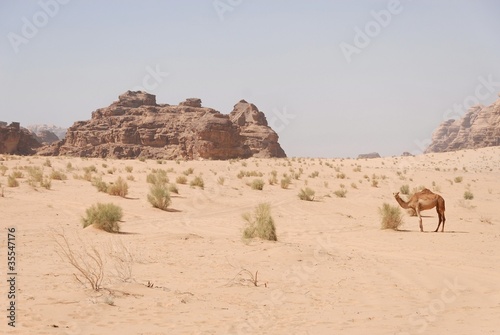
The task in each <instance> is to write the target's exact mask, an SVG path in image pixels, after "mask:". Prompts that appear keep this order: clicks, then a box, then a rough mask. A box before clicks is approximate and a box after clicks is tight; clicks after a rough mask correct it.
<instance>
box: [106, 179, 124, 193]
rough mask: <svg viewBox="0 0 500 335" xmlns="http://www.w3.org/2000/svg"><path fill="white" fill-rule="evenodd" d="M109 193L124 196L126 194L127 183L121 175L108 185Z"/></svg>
mask: <svg viewBox="0 0 500 335" xmlns="http://www.w3.org/2000/svg"><path fill="white" fill-rule="evenodd" d="M108 194H109V195H118V196H120V197H122V198H125V197H126V196H127V194H128V184H127V182H126V181H125V180H123V178H122V177H118V179H116V180H115V182H114V183H113V184H111V185H109V186H108Z"/></svg>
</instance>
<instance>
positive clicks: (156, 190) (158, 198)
mask: <svg viewBox="0 0 500 335" xmlns="http://www.w3.org/2000/svg"><path fill="white" fill-rule="evenodd" d="M148 201H149V203H150V204H151V205H153V207H155V208H159V209H161V210H164V211H165V210H167V208H168V206H169V205H170V202H171V200H170V192H169V191H168V189H167V187H166V186H165V185H163V184H154V185H152V186H151V187H150V189H149V194H148Z"/></svg>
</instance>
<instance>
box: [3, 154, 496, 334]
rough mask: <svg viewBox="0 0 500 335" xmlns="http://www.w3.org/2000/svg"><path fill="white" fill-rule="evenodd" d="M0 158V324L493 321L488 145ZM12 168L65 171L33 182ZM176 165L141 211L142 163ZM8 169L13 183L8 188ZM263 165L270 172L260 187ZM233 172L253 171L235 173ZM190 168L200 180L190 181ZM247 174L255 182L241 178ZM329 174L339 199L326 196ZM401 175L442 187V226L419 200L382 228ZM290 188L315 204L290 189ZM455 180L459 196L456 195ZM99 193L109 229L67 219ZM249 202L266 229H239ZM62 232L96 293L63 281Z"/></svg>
mask: <svg viewBox="0 0 500 335" xmlns="http://www.w3.org/2000/svg"><path fill="white" fill-rule="evenodd" d="M0 157H1V160H2V161H1V162H0V163H1V164H2V165H4V166H6V167H7V168H8V170H6V171H5V175H4V176H0V183H1V185H2V188H3V197H0V213H1V226H2V230H1V231H2V236H1V238H0V245H1V256H0V260H1V266H0V274H1V280H2V282H3V283H4V284H2V294H1V298H0V302H1V310H2V311H3V313H4V315H2V317H1V318H0V320H2V321H1V322H0V333H2V334H6V333H7V334H40V335H41V334H86V335H90V334H145V335H146V334H147V335H153V334H296V335H305V334H310V335H312V334H363V335H364V334H398V335H403V334H405V335H408V334H498V333H500V323H499V319H500V286H499V284H498V280H499V278H500V267H499V264H500V252H499V245H500V221H499V218H500V206H499V204H500V178H499V177H500V147H492V148H484V149H478V150H465V151H458V152H454V153H442V154H427V155H420V156H416V157H386V158H380V159H362V160H357V159H326V158H324V159H320V158H288V159H255V158H251V159H247V160H232V161H156V160H146V161H140V160H111V159H106V160H105V159H87V158H83V159H82V158H71V157H49V158H46V157H36V156H33V157H18V156H6V155H5V156H0ZM47 160H49V161H50V164H48V162H47ZM68 163H71V167H70V168H68ZM160 163H161V164H160ZM44 164H45V165H51V167H49V166H44ZM91 165H94V166H95V167H96V169H97V172H94V173H93V176H98V175H101V176H102V178H103V180H105V181H107V182H111V181H114V180H115V179H116V178H117V177H118V176H122V177H123V178H128V180H127V183H128V185H129V193H128V196H127V198H122V197H118V196H111V195H108V194H106V193H102V192H98V191H97V190H96V188H95V187H94V186H92V184H91V182H89V181H87V180H84V179H81V178H80V177H81V176H82V175H83V174H84V170H83V169H84V168H85V167H88V166H91ZM26 166H40V167H41V168H43V171H44V174H45V175H49V174H50V173H51V171H52V170H60V171H62V172H64V174H66V176H67V179H66V180H52V182H51V187H50V189H45V188H43V187H40V186H36V187H33V186H30V185H29V184H28V182H27V175H26V170H25V168H24V167H26ZM126 167H128V168H126ZM189 168H192V169H193V173H192V174H190V175H188V176H187V177H186V178H187V181H188V183H187V184H185V185H184V184H177V187H178V189H179V194H172V204H171V206H170V208H171V210H170V211H162V210H159V209H155V208H153V207H152V206H151V205H150V204H149V202H148V201H147V199H146V198H147V194H148V191H149V184H148V183H147V182H146V176H147V175H148V174H149V173H150V172H151V171H152V169H164V170H167V171H168V177H169V179H170V182H175V180H176V178H177V177H178V176H181V175H183V172H184V171H186V170H187V169H189ZM16 169H17V170H19V171H21V172H22V173H23V174H24V176H23V178H18V181H19V184H20V185H19V187H7V176H8V175H9V174H11V173H12V172H13V171H16ZM126 169H128V170H131V169H132V171H131V172H127V171H126ZM300 169H302V173H301V174H300V176H299V177H298V179H293V178H292V182H291V184H290V186H289V187H288V189H283V188H281V187H280V183H279V180H280V179H281V178H283V174H284V173H286V174H288V175H291V174H292V173H299V171H300ZM273 170H276V171H277V178H278V183H277V184H275V185H270V184H269V182H268V180H269V178H271V171H273ZM240 171H256V172H261V173H262V174H263V176H262V177H242V178H238V174H239V173H240ZM374 175H375V179H376V182H373V181H372V180H373V179H374ZM194 176H202V178H203V180H204V184H205V187H204V189H200V188H198V187H191V186H189V181H190V180H192V179H193V178H194ZM220 177H223V178H224V182H223V183H221V181H220V179H219V178H220ZM456 177H462V181H460V182H457V181H455V178H456ZM256 178H261V179H263V180H264V181H265V182H266V184H265V186H264V189H263V190H254V189H252V188H251V187H250V186H248V185H247V183H249V182H251V181H252V180H253V179H256ZM131 179H133V180H131ZM376 183H378V184H377V185H375V184H376ZM340 184H343V185H344V188H345V189H346V190H347V193H346V196H345V198H341V197H337V196H336V195H335V194H334V192H335V191H337V190H339V189H340V188H341V186H340ZM405 184H408V185H409V186H410V188H414V187H419V186H426V187H427V188H429V189H431V190H433V191H435V192H436V193H439V194H441V195H442V196H443V198H444V199H445V201H446V218H447V220H446V226H445V232H444V233H440V232H438V233H434V232H433V231H434V230H435V229H436V226H437V220H438V218H437V214H436V211H435V210H429V211H425V212H423V214H424V218H423V225H424V230H425V232H424V233H421V232H420V231H419V227H418V219H417V218H416V217H411V216H409V215H408V214H407V213H406V211H404V210H402V212H403V214H404V220H405V223H404V225H403V226H402V227H401V228H400V230H399V231H394V230H382V229H381V223H380V215H379V212H378V208H379V207H381V206H382V204H383V203H384V202H387V203H389V204H391V205H395V206H397V203H396V201H395V199H394V198H393V192H397V191H399V189H400V187H401V186H402V185H405ZM352 185H355V187H356V188H354V187H353V186H352ZM305 187H310V188H311V189H313V190H314V191H315V198H314V201H303V200H300V199H299V198H298V196H297V194H298V193H299V191H300V189H301V188H305ZM466 190H469V191H470V192H472V193H473V195H474V198H473V199H472V200H464V192H465V191H466ZM402 197H403V198H405V197H406V196H404V195H402ZM98 202H101V203H109V202H111V203H114V204H116V205H119V206H121V207H122V208H123V211H124V216H123V220H122V221H123V222H121V223H120V224H121V231H122V233H121V234H110V233H107V232H104V231H101V230H97V229H95V228H93V227H87V228H85V229H84V228H82V224H81V218H82V216H84V215H85V210H86V209H87V208H88V207H90V206H91V205H92V204H95V203H98ZM262 202H268V203H270V204H271V209H272V216H273V218H274V220H275V223H276V228H277V236H278V241H277V242H271V241H264V240H260V239H253V240H244V239H243V238H242V231H243V229H244V226H245V221H244V220H243V219H242V214H243V213H245V212H252V211H253V209H254V208H255V207H256V206H257V205H258V204H259V203H262ZM9 227H15V229H16V252H17V258H16V269H17V273H18V275H17V279H16V290H17V291H16V299H15V302H16V327H15V328H12V327H9V326H8V325H7V322H8V319H7V314H8V312H7V308H8V303H9V300H8V299H7V290H8V288H6V285H5V282H6V280H7V279H8V278H7V275H6V272H7V269H6V267H7V264H6V263H7V254H6V253H7V228H9ZM61 236H64V237H65V238H66V239H67V240H68V241H69V243H70V245H71V249H72V250H73V252H74V253H75V254H85V250H87V252H88V251H89V250H90V248H95V250H97V251H98V252H99V253H100V255H101V256H102V258H103V261H104V269H103V271H104V280H103V282H102V288H101V289H100V290H99V291H93V290H92V289H91V288H90V286H89V285H88V284H87V283H86V282H85V281H83V282H80V281H78V280H77V279H76V277H75V274H78V271H77V270H76V269H75V268H74V267H73V266H72V265H71V264H70V263H69V262H68V260H67V259H65V257H64V256H63V255H62V253H61V250H60V247H59V246H58V244H57V243H56V242H57V241H58V239H59V241H60V239H61ZM256 272H258V274H257V279H256V280H253V281H252V277H255V273H256ZM253 279H255V278H253Z"/></svg>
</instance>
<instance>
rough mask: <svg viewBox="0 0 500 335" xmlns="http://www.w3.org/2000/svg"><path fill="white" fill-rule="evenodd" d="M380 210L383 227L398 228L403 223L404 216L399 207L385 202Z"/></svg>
mask: <svg viewBox="0 0 500 335" xmlns="http://www.w3.org/2000/svg"><path fill="white" fill-rule="evenodd" d="M378 210H379V213H380V217H381V228H382V229H393V230H398V229H399V226H401V224H403V217H402V215H401V210H400V209H399V207H396V206H392V205H389V204H388V203H384V204H383V205H382V207H380V208H379V209H378Z"/></svg>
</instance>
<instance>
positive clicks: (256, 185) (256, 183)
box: [250, 179, 264, 190]
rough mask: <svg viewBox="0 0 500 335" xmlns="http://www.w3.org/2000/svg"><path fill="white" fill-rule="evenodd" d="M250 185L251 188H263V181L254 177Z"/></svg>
mask: <svg viewBox="0 0 500 335" xmlns="http://www.w3.org/2000/svg"><path fill="white" fill-rule="evenodd" d="M250 187H252V190H262V189H263V188H264V181H263V180H262V179H254V180H253V181H252V183H251V184H250Z"/></svg>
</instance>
